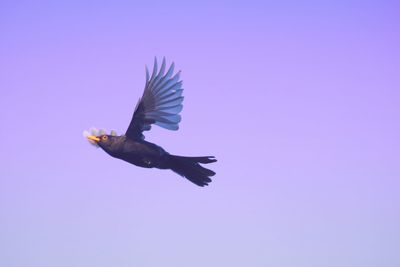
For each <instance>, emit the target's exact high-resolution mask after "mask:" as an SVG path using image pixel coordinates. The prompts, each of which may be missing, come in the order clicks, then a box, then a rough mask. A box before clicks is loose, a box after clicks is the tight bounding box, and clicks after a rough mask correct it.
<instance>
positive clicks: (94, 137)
mask: <svg viewBox="0 0 400 267" xmlns="http://www.w3.org/2000/svg"><path fill="white" fill-rule="evenodd" d="M87 139H89V140H93V141H96V142H99V141H100V138H98V137H97V136H94V135H89V136H88V137H87Z"/></svg>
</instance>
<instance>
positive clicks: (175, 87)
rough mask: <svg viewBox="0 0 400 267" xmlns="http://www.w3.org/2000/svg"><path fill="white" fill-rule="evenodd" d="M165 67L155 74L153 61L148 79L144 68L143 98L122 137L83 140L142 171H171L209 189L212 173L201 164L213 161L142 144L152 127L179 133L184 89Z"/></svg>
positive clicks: (99, 136) (98, 135)
mask: <svg viewBox="0 0 400 267" xmlns="http://www.w3.org/2000/svg"><path fill="white" fill-rule="evenodd" d="M165 66H166V64H165V58H164V59H163V61H162V64H161V68H160V70H159V71H158V64H157V59H155V60H154V67H153V72H152V74H151V77H150V76H149V72H148V69H147V67H146V84H145V88H144V92H143V96H142V97H141V98H140V99H139V101H138V103H137V105H136V108H135V111H134V113H133V116H132V120H131V123H130V124H129V127H128V130H127V131H126V133H125V135H121V136H117V135H116V133H115V132H112V133H111V134H110V135H107V134H105V132H104V131H102V132H99V133H97V132H96V131H94V132H93V133H92V135H90V134H89V133H87V132H86V133H85V137H87V138H88V140H89V141H90V142H91V143H92V144H94V145H96V146H99V147H101V148H102V149H103V150H104V151H105V152H107V153H108V154H109V155H110V156H112V157H115V158H118V159H122V160H124V161H127V162H129V163H132V164H134V165H136V166H140V167H144V168H158V169H171V170H172V171H174V172H176V173H177V174H179V175H181V176H183V177H186V178H187V179H188V180H189V181H191V182H193V183H194V184H196V185H198V186H205V185H208V183H210V182H211V179H210V176H213V175H215V172H213V171H212V170H209V169H206V168H204V167H203V166H201V165H200V163H203V164H207V163H212V162H215V161H217V160H216V159H215V158H214V157H211V156H210V157H182V156H175V155H171V154H169V153H168V152H166V151H165V150H164V149H163V148H161V147H160V146H157V145H155V144H153V143H150V142H147V141H145V140H144V135H143V131H148V130H150V129H151V126H152V124H155V125H158V126H160V127H163V128H165V129H168V130H178V128H179V126H178V124H179V122H180V121H181V116H180V115H179V113H180V112H181V110H182V107H183V106H182V102H183V96H182V92H183V89H182V81H180V80H179V75H180V72H178V73H176V74H175V75H174V76H173V72H174V63H172V64H171V66H170V67H169V69H168V71H167V72H165Z"/></svg>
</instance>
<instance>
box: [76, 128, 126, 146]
mask: <svg viewBox="0 0 400 267" xmlns="http://www.w3.org/2000/svg"><path fill="white" fill-rule="evenodd" d="M83 136H84V137H85V138H86V139H87V140H88V141H89V143H90V144H92V145H93V146H95V147H101V148H102V149H104V150H105V151H107V152H109V151H110V150H111V147H112V145H113V144H114V142H115V141H116V140H117V139H118V136H117V133H116V132H115V131H111V133H110V134H106V131H104V130H100V131H98V130H97V129H95V128H92V129H91V131H90V132H89V131H84V132H83Z"/></svg>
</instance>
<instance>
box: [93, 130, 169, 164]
mask: <svg viewBox="0 0 400 267" xmlns="http://www.w3.org/2000/svg"><path fill="white" fill-rule="evenodd" d="M109 140H110V142H111V143H112V145H110V146H104V147H102V148H103V149H104V151H105V152H107V153H108V154H109V155H110V156H112V157H114V158H118V159H122V160H124V161H126V162H129V163H131V164H134V165H136V166H140V167H144V168H159V169H166V168H167V167H166V161H167V159H168V157H169V153H167V152H166V151H165V150H164V149H163V148H161V147H160V146H157V145H156V144H153V143H150V142H147V141H145V140H142V139H137V140H133V139H130V138H128V137H126V136H125V135H121V136H111V137H109ZM100 147H101V145H100Z"/></svg>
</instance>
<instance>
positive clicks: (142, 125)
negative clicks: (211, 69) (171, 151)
mask: <svg viewBox="0 0 400 267" xmlns="http://www.w3.org/2000/svg"><path fill="white" fill-rule="evenodd" d="M164 72H165V58H163V61H162V64H161V68H160V71H158V64H157V58H155V59H154V67H153V72H152V74H151V77H150V76H149V71H148V69H147V66H146V85H145V87H144V92H143V96H142V97H141V98H140V99H139V101H138V103H137V104H136V108H135V111H134V113H133V116H132V120H131V123H130V124H129V127H128V130H127V131H126V134H125V135H126V136H128V137H129V138H142V139H143V138H144V136H143V134H142V132H143V131H148V130H150V128H151V125H152V124H156V125H158V126H160V127H163V128H165V129H168V130H178V128H179V126H178V124H179V122H180V121H181V116H180V115H179V112H181V110H182V107H183V106H182V101H183V96H182V92H183V88H182V81H179V74H180V72H178V73H176V74H175V75H174V76H172V75H173V72H174V63H172V64H171V66H170V67H169V69H168V71H167V72H166V73H165V74H164Z"/></svg>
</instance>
